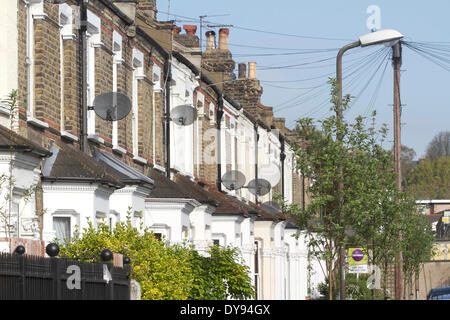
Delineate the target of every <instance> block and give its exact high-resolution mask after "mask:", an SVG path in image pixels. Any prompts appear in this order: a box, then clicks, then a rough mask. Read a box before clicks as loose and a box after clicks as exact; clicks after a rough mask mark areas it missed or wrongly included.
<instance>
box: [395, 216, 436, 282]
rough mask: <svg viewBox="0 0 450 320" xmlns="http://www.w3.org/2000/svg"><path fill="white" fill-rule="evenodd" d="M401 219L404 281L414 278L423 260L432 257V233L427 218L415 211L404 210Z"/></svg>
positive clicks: (417, 274)
mask: <svg viewBox="0 0 450 320" xmlns="http://www.w3.org/2000/svg"><path fill="white" fill-rule="evenodd" d="M403 221H404V223H403V228H402V242H403V245H402V247H403V272H404V275H405V277H404V281H405V283H406V282H411V281H412V280H414V279H416V278H417V277H418V276H419V273H420V269H421V267H422V266H423V262H425V261H429V260H430V258H431V257H432V254H433V250H432V249H433V242H434V235H433V232H432V230H431V225H430V223H429V222H428V220H427V218H426V217H425V216H424V215H422V214H419V213H418V212H417V211H414V210H411V211H408V212H404V217H403ZM404 288H406V286H404Z"/></svg>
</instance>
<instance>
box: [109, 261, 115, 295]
mask: <svg viewBox="0 0 450 320" xmlns="http://www.w3.org/2000/svg"><path fill="white" fill-rule="evenodd" d="M113 268H114V265H113V264H112V263H110V262H109V263H108V271H109V274H110V275H111V280H110V281H109V282H108V286H109V288H108V289H109V290H108V291H109V300H114V276H113Z"/></svg>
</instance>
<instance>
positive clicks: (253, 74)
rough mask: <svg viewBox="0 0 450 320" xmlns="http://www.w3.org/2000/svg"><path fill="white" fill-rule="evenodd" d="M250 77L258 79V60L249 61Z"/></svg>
mask: <svg viewBox="0 0 450 320" xmlns="http://www.w3.org/2000/svg"><path fill="white" fill-rule="evenodd" d="M248 78H249V79H256V62H249V63H248Z"/></svg>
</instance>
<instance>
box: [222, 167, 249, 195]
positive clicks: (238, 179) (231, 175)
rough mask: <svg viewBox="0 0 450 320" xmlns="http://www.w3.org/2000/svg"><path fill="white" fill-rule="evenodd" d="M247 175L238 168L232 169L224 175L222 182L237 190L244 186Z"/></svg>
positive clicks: (227, 186)
mask: <svg viewBox="0 0 450 320" xmlns="http://www.w3.org/2000/svg"><path fill="white" fill-rule="evenodd" d="M245 180H246V179H245V175H244V174H243V173H242V172H240V171H238V170H231V171H228V172H226V173H225V174H224V175H223V176H222V184H223V185H224V186H225V187H226V188H227V189H230V190H237V189H240V188H242V187H243V186H244V184H245Z"/></svg>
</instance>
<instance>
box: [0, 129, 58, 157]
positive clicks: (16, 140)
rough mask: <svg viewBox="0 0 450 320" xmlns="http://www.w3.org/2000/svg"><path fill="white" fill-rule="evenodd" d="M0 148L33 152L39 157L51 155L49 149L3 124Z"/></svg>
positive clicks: (0, 130)
mask: <svg viewBox="0 0 450 320" xmlns="http://www.w3.org/2000/svg"><path fill="white" fill-rule="evenodd" d="M0 150H2V151H7V150H8V151H20V152H31V153H34V154H36V155H37V156H39V157H49V156H51V152H50V151H49V150H47V149H45V148H42V147H41V146H40V145H38V144H37V143H35V142H33V141H31V140H28V139H27V138H25V137H22V136H21V135H19V134H17V133H16V132H14V131H12V130H10V129H8V128H6V127H4V126H2V125H0Z"/></svg>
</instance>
